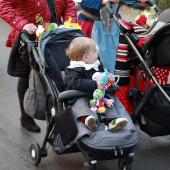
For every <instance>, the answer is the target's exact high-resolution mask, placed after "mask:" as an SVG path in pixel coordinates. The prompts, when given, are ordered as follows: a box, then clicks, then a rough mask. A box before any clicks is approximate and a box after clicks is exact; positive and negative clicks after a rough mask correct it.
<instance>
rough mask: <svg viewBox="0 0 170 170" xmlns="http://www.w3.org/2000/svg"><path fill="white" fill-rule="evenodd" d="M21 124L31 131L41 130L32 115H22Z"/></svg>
mask: <svg viewBox="0 0 170 170" xmlns="http://www.w3.org/2000/svg"><path fill="white" fill-rule="evenodd" d="M20 121H21V126H22V127H24V128H25V129H27V130H28V131H31V132H40V131H41V129H40V127H39V126H38V125H37V124H36V123H35V121H34V119H33V118H32V117H22V116H21V118H20Z"/></svg>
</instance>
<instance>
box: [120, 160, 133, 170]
mask: <svg viewBox="0 0 170 170" xmlns="http://www.w3.org/2000/svg"><path fill="white" fill-rule="evenodd" d="M118 167H119V170H131V164H128V163H124V162H122V161H121V160H119V161H118Z"/></svg>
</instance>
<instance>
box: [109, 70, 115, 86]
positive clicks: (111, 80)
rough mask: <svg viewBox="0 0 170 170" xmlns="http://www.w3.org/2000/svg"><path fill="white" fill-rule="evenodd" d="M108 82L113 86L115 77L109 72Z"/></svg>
mask: <svg viewBox="0 0 170 170" xmlns="http://www.w3.org/2000/svg"><path fill="white" fill-rule="evenodd" d="M109 83H110V84H111V85H112V86H114V85H115V78H114V76H113V75H112V73H109Z"/></svg>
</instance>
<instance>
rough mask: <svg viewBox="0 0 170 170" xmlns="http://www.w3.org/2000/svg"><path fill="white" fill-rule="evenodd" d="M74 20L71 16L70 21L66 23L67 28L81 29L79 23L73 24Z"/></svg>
mask: <svg viewBox="0 0 170 170" xmlns="http://www.w3.org/2000/svg"><path fill="white" fill-rule="evenodd" d="M71 21H72V18H71V17H70V16H69V18H68V21H66V22H65V23H64V26H65V27H75V28H81V26H80V25H79V24H78V23H72V22H71Z"/></svg>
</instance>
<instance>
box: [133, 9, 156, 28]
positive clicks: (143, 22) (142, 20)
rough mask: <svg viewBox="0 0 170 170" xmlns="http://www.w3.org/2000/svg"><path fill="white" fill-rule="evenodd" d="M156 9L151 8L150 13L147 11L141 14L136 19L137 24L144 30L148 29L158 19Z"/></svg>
mask: <svg viewBox="0 0 170 170" xmlns="http://www.w3.org/2000/svg"><path fill="white" fill-rule="evenodd" d="M154 8H155V7H154V6H153V7H151V8H150V11H149V12H147V11H146V10H145V11H144V12H143V13H142V14H141V15H138V16H137V17H136V19H135V20H136V24H139V25H140V26H142V27H143V28H146V29H148V28H149V27H150V26H151V25H152V24H153V22H154V20H155V18H156V12H155V9H154Z"/></svg>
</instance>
